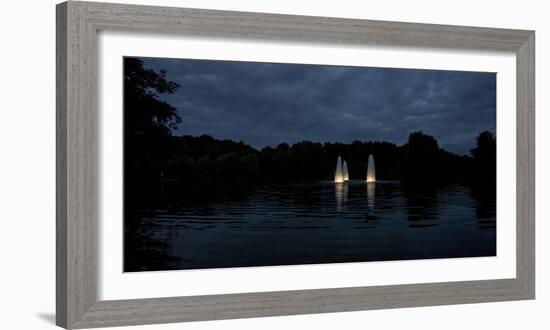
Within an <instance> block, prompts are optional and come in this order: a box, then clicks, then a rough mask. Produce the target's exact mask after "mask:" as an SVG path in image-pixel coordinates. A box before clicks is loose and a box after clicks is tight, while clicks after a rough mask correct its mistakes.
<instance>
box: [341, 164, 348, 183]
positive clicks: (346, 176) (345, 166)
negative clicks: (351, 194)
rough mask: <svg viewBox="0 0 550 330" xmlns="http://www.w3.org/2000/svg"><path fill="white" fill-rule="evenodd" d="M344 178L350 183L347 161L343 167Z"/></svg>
mask: <svg viewBox="0 0 550 330" xmlns="http://www.w3.org/2000/svg"><path fill="white" fill-rule="evenodd" d="M342 176H343V177H344V181H349V173H348V163H347V162H346V161H345V160H344V164H343V165H342Z"/></svg>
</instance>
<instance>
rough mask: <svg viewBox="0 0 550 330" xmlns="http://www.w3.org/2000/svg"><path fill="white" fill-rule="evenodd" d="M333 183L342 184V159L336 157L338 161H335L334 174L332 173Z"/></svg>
mask: <svg viewBox="0 0 550 330" xmlns="http://www.w3.org/2000/svg"><path fill="white" fill-rule="evenodd" d="M334 182H336V183H343V182H344V173H343V170H342V158H340V156H338V160H337V161H336V172H334Z"/></svg>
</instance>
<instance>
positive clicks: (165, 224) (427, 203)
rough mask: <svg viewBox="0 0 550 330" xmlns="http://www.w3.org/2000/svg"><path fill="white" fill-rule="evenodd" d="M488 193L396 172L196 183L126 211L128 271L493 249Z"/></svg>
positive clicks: (467, 253) (475, 253) (453, 254)
mask: <svg viewBox="0 0 550 330" xmlns="http://www.w3.org/2000/svg"><path fill="white" fill-rule="evenodd" d="M183 191H185V192H183ZM171 195H172V196H174V194H173V193H172V194H171ZM486 195H487V194H479V193H476V192H475V191H472V190H471V189H470V188H468V187H465V186H462V185H441V186H428V187H418V186H417V187H404V186H403V185H401V184H400V183H398V182H376V183H375V184H372V183H370V184H366V183H364V182H362V181H352V182H349V183H346V184H335V183H333V182H330V181H319V182H309V183H291V184H265V185H260V186H246V185H235V184H226V185H211V186H208V187H206V186H202V187H197V186H195V187H192V188H187V189H182V193H181V196H179V195H178V194H176V198H171V199H170V201H169V202H165V203H164V204H163V205H159V206H158V207H157V208H155V209H144V210H139V211H138V212H137V213H136V214H135V215H134V217H133V218H131V219H126V236H125V271H141V270H168V269H193V268H219V267H239V266H266V265H291V264H311V263H334V262H359V261H375V260H378V261H379V260H403V259H424V258H451V257H474V256H494V255H496V222H495V213H496V210H495V199H494V197H489V198H487V197H486Z"/></svg>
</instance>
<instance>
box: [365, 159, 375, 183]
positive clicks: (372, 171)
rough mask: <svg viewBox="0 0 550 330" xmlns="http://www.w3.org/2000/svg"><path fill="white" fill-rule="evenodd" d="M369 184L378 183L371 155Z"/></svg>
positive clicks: (368, 171) (368, 166)
mask: <svg viewBox="0 0 550 330" xmlns="http://www.w3.org/2000/svg"><path fill="white" fill-rule="evenodd" d="M366 181H367V182H376V170H375V167H374V157H373V156H372V155H369V161H368V165H367V180H366Z"/></svg>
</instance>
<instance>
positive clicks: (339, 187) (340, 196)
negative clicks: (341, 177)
mask: <svg viewBox="0 0 550 330" xmlns="http://www.w3.org/2000/svg"><path fill="white" fill-rule="evenodd" d="M334 192H335V197H336V211H338V212H340V211H342V210H345V209H346V204H347V202H348V185H347V184H335V185H334Z"/></svg>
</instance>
